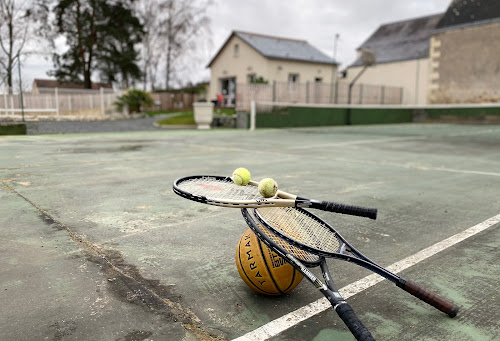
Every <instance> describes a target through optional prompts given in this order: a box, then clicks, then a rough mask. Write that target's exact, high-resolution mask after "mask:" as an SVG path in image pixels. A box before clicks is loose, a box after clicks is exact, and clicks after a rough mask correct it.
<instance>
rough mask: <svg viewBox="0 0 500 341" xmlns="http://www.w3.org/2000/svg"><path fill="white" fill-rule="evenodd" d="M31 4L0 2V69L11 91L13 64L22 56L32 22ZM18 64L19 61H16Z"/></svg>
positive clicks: (20, 0)
mask: <svg viewBox="0 0 500 341" xmlns="http://www.w3.org/2000/svg"><path fill="white" fill-rule="evenodd" d="M32 8H33V2H32V1H26V0H24V1H23V0H0V67H1V69H2V70H1V72H0V73H2V74H4V75H5V78H6V79H7V88H8V89H9V92H11V91H12V85H13V74H14V67H15V65H14V63H15V62H16V59H19V58H20V56H21V55H22V54H23V49H24V48H25V45H26V43H27V41H28V37H29V32H30V26H31V24H32V20H33V12H32ZM18 62H19V60H18Z"/></svg>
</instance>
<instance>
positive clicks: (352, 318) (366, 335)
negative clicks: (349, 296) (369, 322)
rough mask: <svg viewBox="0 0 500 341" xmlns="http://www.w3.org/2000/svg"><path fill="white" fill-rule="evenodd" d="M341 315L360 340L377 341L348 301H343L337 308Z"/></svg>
mask: <svg viewBox="0 0 500 341" xmlns="http://www.w3.org/2000/svg"><path fill="white" fill-rule="evenodd" d="M335 311H336V312H337V314H338V315H339V317H340V318H341V319H342V321H344V323H345V325H346V326H347V328H349V330H350V331H351V333H352V335H354V337H355V338H356V340H358V341H375V339H374V338H373V336H372V334H370V332H369V331H368V329H366V327H365V326H364V325H363V323H361V321H360V320H359V318H358V316H357V315H356V313H355V312H354V310H352V308H351V306H350V305H349V304H348V303H342V304H340V305H338V306H337V308H336V309H335Z"/></svg>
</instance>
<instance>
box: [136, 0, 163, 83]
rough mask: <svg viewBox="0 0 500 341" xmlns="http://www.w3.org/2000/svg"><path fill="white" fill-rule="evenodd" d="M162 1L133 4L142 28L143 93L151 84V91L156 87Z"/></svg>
mask: <svg viewBox="0 0 500 341" xmlns="http://www.w3.org/2000/svg"><path fill="white" fill-rule="evenodd" d="M163 7H164V1H162V0H142V1H138V2H136V3H135V10H136V14H137V16H138V17H139V18H140V20H141V22H142V24H143V26H144V33H145V34H144V38H143V41H142V46H141V52H142V72H143V86H144V91H146V87H147V85H148V83H149V84H151V90H152V91H154V89H155V87H156V81H157V76H156V75H157V74H158V67H159V64H160V59H161V57H162V50H163V46H162V40H161V34H162V27H161V24H162V20H161V18H162V16H161V14H162V10H163Z"/></svg>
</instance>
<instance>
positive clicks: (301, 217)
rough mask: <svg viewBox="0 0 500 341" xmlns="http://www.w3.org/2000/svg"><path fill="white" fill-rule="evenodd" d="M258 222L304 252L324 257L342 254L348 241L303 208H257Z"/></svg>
mask: <svg viewBox="0 0 500 341" xmlns="http://www.w3.org/2000/svg"><path fill="white" fill-rule="evenodd" d="M252 210H253V212H254V217H255V219H257V221H258V222H259V223H260V224H261V225H263V226H265V227H266V228H267V229H269V230H270V231H271V232H272V233H274V234H276V235H277V236H278V237H279V238H281V239H284V240H286V241H287V242H288V243H289V244H291V245H293V246H295V247H298V248H300V249H302V250H304V251H307V252H309V253H312V254H316V255H319V256H323V257H330V256H331V255H338V254H342V253H343V251H344V250H345V248H346V247H349V248H350V249H351V248H352V247H351V246H350V245H349V244H348V243H347V241H346V240H345V239H344V238H342V236H341V235H340V234H338V233H337V231H335V229H334V228H333V227H332V226H330V225H329V224H328V223H326V222H325V221H323V220H322V219H321V218H319V217H318V216H316V215H314V214H312V213H311V212H309V211H307V210H305V209H303V208H294V207H272V208H254V209H252Z"/></svg>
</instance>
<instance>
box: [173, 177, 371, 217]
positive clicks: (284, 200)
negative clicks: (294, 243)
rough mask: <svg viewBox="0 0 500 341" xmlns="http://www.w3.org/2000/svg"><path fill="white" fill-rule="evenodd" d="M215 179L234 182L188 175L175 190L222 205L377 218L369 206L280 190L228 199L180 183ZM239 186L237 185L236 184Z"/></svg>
mask: <svg viewBox="0 0 500 341" xmlns="http://www.w3.org/2000/svg"><path fill="white" fill-rule="evenodd" d="M197 178H201V179H215V180H217V181H224V182H228V183H233V180H232V179H231V177H227V176H218V175H192V176H187V177H182V178H179V179H177V180H175V181H174V185H173V191H174V193H176V194H178V195H180V196H181V197H183V198H186V199H189V200H192V201H196V202H200V203H204V204H209V205H216V206H222V207H233V208H259V207H310V208H316V209H319V210H324V211H329V212H336V213H341V214H348V215H354V216H359V217H366V218H370V219H376V217H377V209H375V208H367V207H361V206H353V205H344V204H338V203H334V202H328V201H318V200H313V199H307V198H303V197H298V196H296V195H294V194H291V193H287V192H284V191H281V190H278V191H277V193H276V195H275V196H274V197H270V198H264V197H260V198H258V199H256V200H228V199H224V198H216V197H206V196H203V195H197V194H193V193H189V192H187V191H184V190H183V189H181V188H180V184H182V182H184V181H188V180H192V179H197ZM235 186H237V185H235ZM247 186H254V187H258V186H259V183H258V182H256V181H250V182H249V183H248V185H247Z"/></svg>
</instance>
